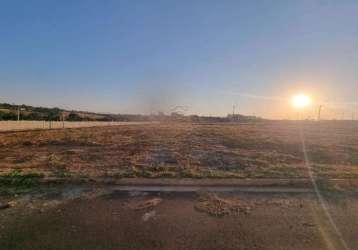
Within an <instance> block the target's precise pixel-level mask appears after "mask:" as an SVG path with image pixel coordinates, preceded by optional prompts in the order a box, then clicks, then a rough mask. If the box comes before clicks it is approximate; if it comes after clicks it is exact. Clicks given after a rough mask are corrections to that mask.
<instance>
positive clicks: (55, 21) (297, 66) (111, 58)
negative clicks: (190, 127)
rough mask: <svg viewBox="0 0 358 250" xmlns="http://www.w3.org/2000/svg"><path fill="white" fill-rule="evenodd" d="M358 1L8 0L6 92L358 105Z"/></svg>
mask: <svg viewBox="0 0 358 250" xmlns="http://www.w3.org/2000/svg"><path fill="white" fill-rule="evenodd" d="M357 13H358V1H355V0H352V1H344V0H342V1H336V0H332V1H323V0H319V1H314V0H311V1H305V0H300V1H293V0H292V1H291V0H288V1H287V0H284V1H280V0H275V1H272V0H267V1H265V0H261V1H254V0H252V1H251V0H250V1H248V0H246V1H240V0H233V1H229V0H222V1H217V0H150V1H149V0H127V1H124V0H113V1H111V0H104V1H97V0H93V1H90V0H88V1H84V0H76V1H72V0H71V1H70V0H62V1H55V0H41V1H40V0H22V1H19V0H11V1H10V0H0V102H9V103H17V104H22V103H24V104H28V105H36V106H49V107H55V106H57V107H61V108H67V109H76V110H87V111H95V112H111V113H151V112H153V113H156V112H158V111H162V112H166V113H169V112H170V111H171V110H172V109H173V107H175V106H178V105H180V106H185V107H186V109H185V110H186V111H185V112H186V114H200V115H226V114H228V113H231V112H232V107H233V105H235V106H236V111H237V112H240V113H242V114H246V115H258V116H263V117H267V118H277V119H281V118H290V117H292V116H295V115H296V113H297V112H296V111H295V110H293V108H292V107H291V105H290V101H289V100H290V97H291V96H292V95H294V94H299V93H306V94H307V95H310V96H311V98H312V99H313V104H312V106H311V107H310V108H309V109H308V110H306V111H305V112H306V115H307V116H315V113H316V110H317V107H318V106H319V105H323V107H324V108H323V113H322V116H323V115H326V116H329V115H330V116H336V115H338V114H341V113H343V112H345V113H346V114H352V115H353V114H354V112H357V117H358V95H357V93H358V70H357V69H358V25H357V24H358V15H357Z"/></svg>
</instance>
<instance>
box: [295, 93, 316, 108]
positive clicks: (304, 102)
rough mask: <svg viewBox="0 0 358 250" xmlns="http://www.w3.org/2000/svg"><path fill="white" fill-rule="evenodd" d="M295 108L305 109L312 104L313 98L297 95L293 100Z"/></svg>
mask: <svg viewBox="0 0 358 250" xmlns="http://www.w3.org/2000/svg"><path fill="white" fill-rule="evenodd" d="M291 102H292V105H293V106H294V107H295V108H305V107H307V106H309V105H310V104H311V102H312V101H311V98H310V97H309V96H307V95H305V94H300V95H295V96H293V97H292V99H291Z"/></svg>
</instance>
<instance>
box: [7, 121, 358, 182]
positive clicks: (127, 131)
mask: <svg viewBox="0 0 358 250" xmlns="http://www.w3.org/2000/svg"><path fill="white" fill-rule="evenodd" d="M300 131H302V136H303V138H304V139H305V141H306V146H307V150H308V156H309V158H310V161H311V162H312V167H313V169H314V172H315V174H316V175H317V176H318V177H338V178H353V177H358V123H355V122H339V121H336V122H333V121H332V122H305V123H303V122H302V123H297V122H263V123H256V124H186V123H160V124H149V125H148V124H147V125H136V126H113V127H95V128H81V129H64V130H62V129H59V130H43V131H27V132H6V133H0V148H1V150H0V171H1V173H2V174H6V173H9V172H11V171H13V170H14V169H19V170H21V171H22V173H25V172H35V173H43V174H44V175H45V176H54V177H63V178H66V177H99V176H102V177H103V176H104V177H105V176H109V177H151V178H154V177H191V178H202V177H213V178H214V177H215V178H226V177H233V178H247V177H249V178H262V177H267V178H287V177H288V178H291V177H295V178H297V177H298V178H299V177H306V176H307V169H306V167H305V165H304V161H303V154H302V141H301V137H300V134H301V132H300Z"/></svg>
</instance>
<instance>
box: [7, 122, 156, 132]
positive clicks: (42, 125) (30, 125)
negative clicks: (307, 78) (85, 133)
mask: <svg viewBox="0 0 358 250" xmlns="http://www.w3.org/2000/svg"><path fill="white" fill-rule="evenodd" d="M145 123H150V122H94V121H81V122H72V121H71V122H70V121H0V131H19V130H34V129H61V128H87V127H102V126H118V125H135V124H145Z"/></svg>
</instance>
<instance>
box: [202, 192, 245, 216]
mask: <svg viewBox="0 0 358 250" xmlns="http://www.w3.org/2000/svg"><path fill="white" fill-rule="evenodd" d="M195 209H196V210H198V211H200V212H205V213H207V214H210V215H212V216H217V217H220V216H225V215H239V214H240V213H248V212H249V211H250V209H251V207H250V206H249V205H248V204H247V203H246V202H243V201H239V200H237V199H236V200H235V199H224V198H220V197H219V196H218V195H217V194H213V193H201V194H200V195H199V198H198V202H197V203H196V204H195Z"/></svg>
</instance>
